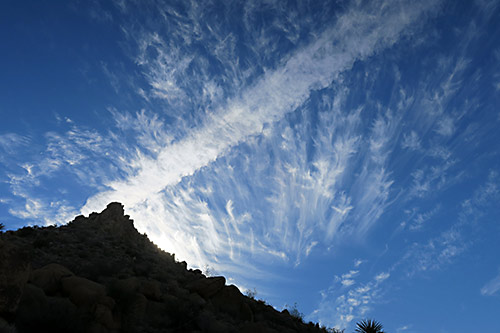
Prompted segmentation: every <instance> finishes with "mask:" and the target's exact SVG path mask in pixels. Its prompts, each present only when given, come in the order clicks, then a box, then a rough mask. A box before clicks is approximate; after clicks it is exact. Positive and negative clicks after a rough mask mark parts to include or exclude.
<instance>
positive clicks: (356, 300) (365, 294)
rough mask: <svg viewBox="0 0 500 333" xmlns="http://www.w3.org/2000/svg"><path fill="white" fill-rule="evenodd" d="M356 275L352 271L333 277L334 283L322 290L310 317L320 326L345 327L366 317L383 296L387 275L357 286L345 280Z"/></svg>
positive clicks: (377, 276) (381, 275)
mask: <svg viewBox="0 0 500 333" xmlns="http://www.w3.org/2000/svg"><path fill="white" fill-rule="evenodd" d="M357 274H358V271H352V270H351V271H350V272H349V273H346V274H343V275H341V276H335V278H334V283H333V284H332V285H331V286H330V287H329V288H328V289H327V290H323V291H321V301H320V303H319V306H318V308H317V309H316V310H314V312H313V313H312V314H311V315H310V316H311V317H312V318H314V319H315V320H319V322H320V323H321V324H323V325H327V326H330V327H337V328H340V329H343V328H346V327H348V326H349V324H350V323H351V321H352V320H353V319H354V318H362V317H365V316H366V315H367V313H368V312H369V311H370V310H371V309H372V307H373V306H374V304H376V303H377V302H378V301H380V297H381V296H382V294H383V286H382V283H383V282H384V281H385V280H387V279H388V278H389V277H390V273H389V272H381V273H379V274H377V275H375V276H374V277H373V278H372V279H371V280H369V281H368V282H365V283H360V284H355V283H354V282H351V281H352V280H350V279H348V278H350V277H352V276H354V275H357ZM346 281H347V283H345V282H346ZM339 284H340V285H339Z"/></svg>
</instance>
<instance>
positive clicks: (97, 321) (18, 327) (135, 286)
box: [0, 203, 325, 332]
mask: <svg viewBox="0 0 500 333" xmlns="http://www.w3.org/2000/svg"><path fill="white" fill-rule="evenodd" d="M0 332H325V330H324V329H321V328H319V327H318V325H317V324H316V325H314V324H312V323H309V324H305V323H303V322H302V321H301V320H300V319H299V318H296V317H294V316H291V315H290V314H289V313H288V311H287V310H284V311H282V312H279V311H276V310H275V309H274V308H272V307H271V306H269V305H266V304H265V303H264V302H262V301H256V300H254V299H251V298H248V297H246V296H244V295H242V294H241V292H240V291H239V290H238V288H237V287H235V286H234V285H229V286H228V285H226V280H225V278H224V277H206V276H204V275H203V274H202V272H201V271H199V270H188V269H187V267H186V263H185V262H176V260H175V257H174V255H171V254H169V253H166V252H164V251H162V250H160V249H159V248H158V247H157V246H156V245H155V244H153V243H152V242H150V241H149V239H148V238H147V236H146V235H141V234H139V233H138V232H137V230H136V229H135V228H134V224H133V221H132V220H131V219H130V218H129V216H127V215H124V212H123V206H122V205H121V204H119V203H112V204H109V205H108V207H107V208H106V209H105V210H104V211H103V212H102V213H100V214H97V213H92V214H90V216H89V217H84V216H78V217H76V218H75V220H74V221H72V222H70V223H69V224H68V225H65V226H61V227H44V228H40V227H34V228H32V227H25V228H22V229H19V230H17V231H7V232H4V233H1V234H0Z"/></svg>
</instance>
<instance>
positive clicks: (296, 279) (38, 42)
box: [0, 0, 500, 333]
mask: <svg viewBox="0 0 500 333" xmlns="http://www.w3.org/2000/svg"><path fill="white" fill-rule="evenodd" d="M0 43H1V44H0V45H1V49H2V51H1V52H0V73H1V74H0V116H1V117H0V119H1V121H0V222H1V223H3V224H4V225H5V226H6V229H17V228H20V227H22V226H26V225H52V224H58V225H60V224H64V223H67V222H69V221H71V220H72V219H73V218H74V217H75V216H76V215H80V214H84V215H88V214H89V213H91V212H93V211H96V212H100V211H101V210H103V209H104V208H105V207H106V205H107V204H108V203H110V202H113V201H118V202H121V203H123V204H124V206H125V212H126V213H127V214H129V215H130V216H131V218H132V219H134V221H135V226H136V228H137V229H138V230H139V231H140V232H141V233H144V232H145V233H147V235H148V237H149V238H150V239H151V240H152V241H154V242H155V243H156V244H158V245H159V246H160V247H161V248H163V249H164V250H166V251H168V252H170V253H175V255H176V258H177V259H178V260H185V261H187V263H188V265H189V267H192V268H200V269H202V270H203V271H205V272H207V273H210V274H213V275H224V276H226V277H227V279H228V283H233V284H236V285H237V286H238V287H240V289H241V290H242V291H245V290H255V291H256V292H257V294H256V298H258V299H264V300H265V301H266V302H267V303H269V304H272V305H273V306H274V307H275V308H277V309H279V310H281V309H283V308H284V307H289V308H290V307H293V304H295V303H296V306H297V309H298V310H299V311H300V312H302V313H303V314H304V316H305V320H306V321H309V320H312V321H315V322H320V323H321V324H322V325H326V326H328V327H337V328H345V329H346V332H352V330H353V329H354V327H355V323H356V322H357V321H359V320H361V319H364V318H375V319H377V320H378V321H380V322H382V324H384V327H385V329H386V331H387V332H393V333H398V332H404V333H411V332H443V333H444V332H485V331H491V325H492V323H493V322H494V319H495V318H498V316H499V314H500V313H499V312H500V259H499V258H500V256H499V253H500V243H499V242H498V239H499V236H500V220H499V213H500V204H499V202H500V144H499V142H500V131H499V130H498V128H499V125H500V1H498V0H492V1H489V0H475V1H473V0H470V1H453V0H421V1H410V0H373V1H362V0H355V1H346V0H342V1H319V0H311V1H307V0H303V1H298V0H297V1H293V0H290V1H285V0H283V1H278V0H252V1H237V0H234V1H217V0H212V1H195V0H182V1H174V0H167V1H154V0H142V1H138V0H137V1H134V0H130V1H127V0H115V1H112V0H107V1H104V0H88V1H84V0H69V1H49V0H31V1H30V0H15V1H14V0H4V1H1V2H0Z"/></svg>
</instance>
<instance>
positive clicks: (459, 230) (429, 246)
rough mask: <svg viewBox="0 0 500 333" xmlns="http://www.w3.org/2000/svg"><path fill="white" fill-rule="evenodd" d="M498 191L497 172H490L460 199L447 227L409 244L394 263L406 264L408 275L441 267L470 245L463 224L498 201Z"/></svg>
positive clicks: (473, 220)
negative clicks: (478, 184)
mask: <svg viewBox="0 0 500 333" xmlns="http://www.w3.org/2000/svg"><path fill="white" fill-rule="evenodd" d="M499 193H500V192H499V185H498V175H497V173H496V172H490V174H489V175H488V179H487V181H486V182H485V183H484V184H481V185H480V186H478V187H477V189H476V190H475V191H474V192H473V193H472V195H471V197H470V198H469V199H466V200H464V201H463V202H462V204H461V209H460V211H459V212H458V214H457V217H456V218H455V220H454V221H453V223H452V224H451V225H450V226H449V227H448V228H447V229H445V230H444V231H442V232H440V233H439V234H438V235H437V236H435V237H432V238H430V239H429V240H427V242H426V243H413V244H412V245H411V246H410V247H409V249H408V251H407V252H406V254H405V255H404V256H403V258H402V259H401V261H400V262H399V263H397V264H396V265H399V264H401V263H406V264H408V265H409V268H408V275H414V274H415V273H418V272H424V271H430V270H439V269H442V268H444V267H445V266H446V265H448V264H449V263H451V262H452V261H453V260H455V259H456V257H457V256H458V255H460V254H461V253H463V252H464V251H466V250H467V249H468V248H469V247H470V245H471V243H472V242H473V241H472V240H470V239H467V238H466V237H465V234H464V233H465V230H466V227H467V226H470V225H471V224H474V223H475V222H476V221H477V220H478V218H479V217H481V215H482V214H483V211H484V208H485V207H487V206H489V205H491V203H493V202H496V201H497V200H498V199H497V198H498V197H499Z"/></svg>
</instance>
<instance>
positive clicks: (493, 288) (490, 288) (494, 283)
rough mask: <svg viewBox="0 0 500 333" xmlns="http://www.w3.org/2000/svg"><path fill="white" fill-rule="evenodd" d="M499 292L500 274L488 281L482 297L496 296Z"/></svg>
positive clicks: (483, 288)
mask: <svg viewBox="0 0 500 333" xmlns="http://www.w3.org/2000/svg"><path fill="white" fill-rule="evenodd" d="M499 290H500V274H498V275H497V276H496V277H494V278H493V279H491V280H490V281H488V282H487V283H486V284H485V285H484V286H483V287H482V288H481V295H483V296H492V295H494V294H496V293H497V292H498V291H499Z"/></svg>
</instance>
